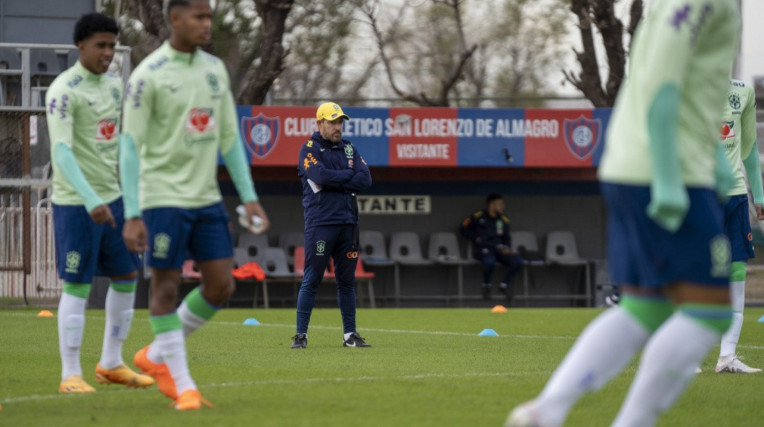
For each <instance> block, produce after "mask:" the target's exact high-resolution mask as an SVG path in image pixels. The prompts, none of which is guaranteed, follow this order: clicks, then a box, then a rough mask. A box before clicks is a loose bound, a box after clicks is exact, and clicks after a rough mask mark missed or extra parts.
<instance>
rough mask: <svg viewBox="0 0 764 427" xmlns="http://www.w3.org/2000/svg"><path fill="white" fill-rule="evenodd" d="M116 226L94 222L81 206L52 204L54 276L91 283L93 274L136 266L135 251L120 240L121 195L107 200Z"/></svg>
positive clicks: (119, 272) (117, 273)
mask: <svg viewBox="0 0 764 427" xmlns="http://www.w3.org/2000/svg"><path fill="white" fill-rule="evenodd" d="M109 209H111V215H112V216H113V217H114V221H116V223H117V226H116V227H112V226H111V225H109V224H101V225H99V224H96V223H95V222H93V220H92V219H91V218H90V214H88V212H87V210H86V209H85V206H68V205H56V204H53V229H54V231H55V235H56V236H55V240H56V266H57V267H58V277H60V278H61V279H63V280H64V281H65V282H68V283H92V282H93V276H107V277H118V276H124V275H126V274H129V273H132V272H134V271H136V270H137V269H138V264H139V262H138V255H136V254H134V253H132V252H130V251H128V250H127V246H125V241H124V240H122V226H123V224H124V223H125V219H124V218H125V217H124V212H123V208H122V198H119V199H117V200H115V201H113V202H111V203H109Z"/></svg>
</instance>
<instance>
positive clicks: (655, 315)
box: [621, 294, 674, 333]
mask: <svg viewBox="0 0 764 427" xmlns="http://www.w3.org/2000/svg"><path fill="white" fill-rule="evenodd" d="M621 307H622V308H623V309H624V310H626V311H627V312H628V313H629V314H631V315H632V316H634V317H635V318H636V319H637V320H638V321H639V323H641V324H642V325H643V326H644V327H645V328H647V330H648V331H650V333H653V332H655V331H656V330H657V329H658V328H659V327H660V326H661V325H662V324H663V322H665V321H666V319H668V318H669V317H671V315H672V314H673V313H674V305H673V304H672V303H671V301H669V300H668V299H667V298H665V297H644V296H637V295H632V294H626V295H624V296H623V297H622V298H621Z"/></svg>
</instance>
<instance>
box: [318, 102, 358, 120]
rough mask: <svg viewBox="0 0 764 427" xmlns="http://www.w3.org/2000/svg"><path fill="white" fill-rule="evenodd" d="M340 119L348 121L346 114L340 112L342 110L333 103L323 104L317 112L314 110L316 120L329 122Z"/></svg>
mask: <svg viewBox="0 0 764 427" xmlns="http://www.w3.org/2000/svg"><path fill="white" fill-rule="evenodd" d="M340 117H342V118H343V119H346V120H349V119H350V117H348V115H347V114H345V113H343V112H342V108H340V106H339V105H337V104H335V103H333V102H324V103H323V104H321V106H320V107H318V110H316V120H329V121H331V120H336V119H338V118H340Z"/></svg>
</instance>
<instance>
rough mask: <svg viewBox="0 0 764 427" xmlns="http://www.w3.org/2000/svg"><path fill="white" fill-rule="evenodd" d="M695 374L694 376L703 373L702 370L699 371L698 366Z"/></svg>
mask: <svg viewBox="0 0 764 427" xmlns="http://www.w3.org/2000/svg"><path fill="white" fill-rule="evenodd" d="M695 373H696V374H702V373H703V370H702V369H700V366H698V367H697V368H695Z"/></svg>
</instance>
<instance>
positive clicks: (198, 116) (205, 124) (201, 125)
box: [186, 108, 215, 133]
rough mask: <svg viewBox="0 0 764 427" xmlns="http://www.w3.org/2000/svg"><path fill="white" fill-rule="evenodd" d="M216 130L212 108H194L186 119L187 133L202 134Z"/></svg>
mask: <svg viewBox="0 0 764 427" xmlns="http://www.w3.org/2000/svg"><path fill="white" fill-rule="evenodd" d="M212 129H215V118H214V117H213V110H212V108H192V109H191V111H189V112H188V118H187V119H186V132H189V133H202V132H207V131H209V130H212Z"/></svg>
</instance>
